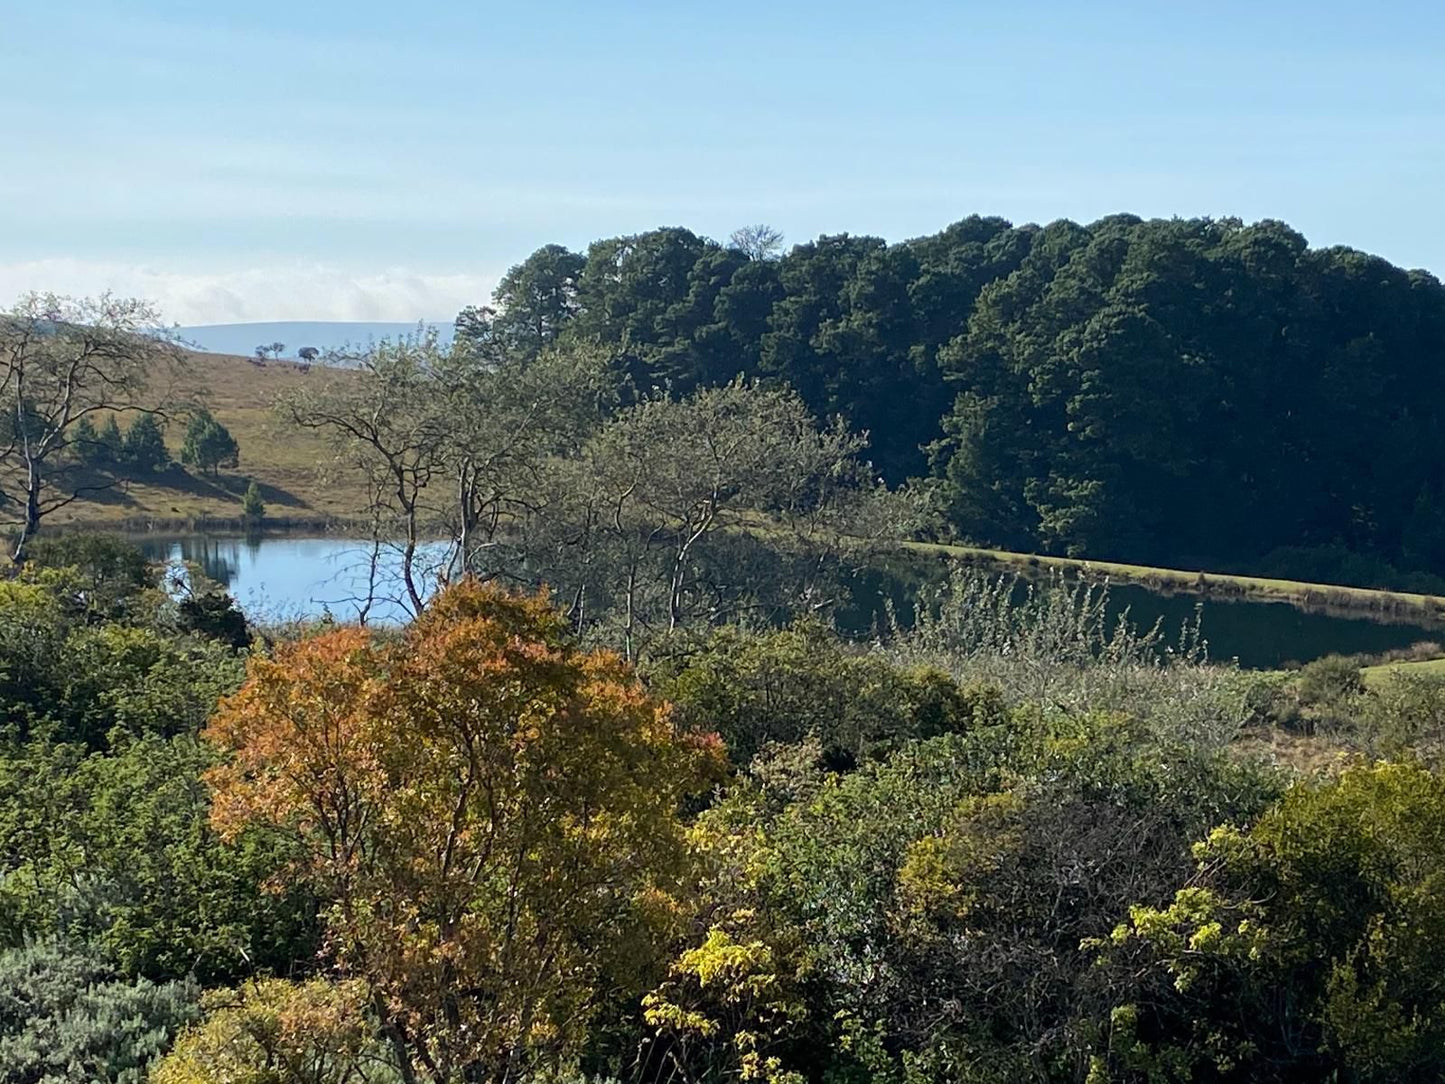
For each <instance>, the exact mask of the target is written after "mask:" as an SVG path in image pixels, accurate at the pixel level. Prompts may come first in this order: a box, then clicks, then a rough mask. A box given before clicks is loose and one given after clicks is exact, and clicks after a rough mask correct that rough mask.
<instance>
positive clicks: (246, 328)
mask: <svg viewBox="0 0 1445 1084" xmlns="http://www.w3.org/2000/svg"><path fill="white" fill-rule="evenodd" d="M418 326H426V327H431V328H435V329H436V330H437V332H438V334H440V335H441V336H442V338H443V339H444V340H450V338H451V336H452V325H451V323H450V321H444V320H422V321H412V322H410V323H408V322H404V321H384V320H372V321H350V320H276V321H270V322H261V323H246V324H196V325H192V326H189V327H182V328H179V329H178V330H179V332H180V334H181V337H182V338H184V339H185V340H186V341H187V342H188V343H190V344H192V345H194V346H195V347H196V348H198V349H200V350H205V351H207V352H209V353H212V354H242V355H251V354H254V353H255V352H256V347H258V346H269V345H270V344H272V343H278V342H279V343H284V344H285V349H283V350H282V351H281V357H283V358H294V357H296V352H297V351H298V350H300V349H301V348H302V347H305V346H314V347H315V348H316V349H317V350H319V351H321V352H322V353H323V354H324V353H326V352H327V351H328V350H338V349H340V348H342V347H345V346H365V345H366V344H367V343H368V342H373V341H376V340H379V339H395V338H397V337H399V336H402V335H410V334H413V333H415V332H416V330H417V328H418Z"/></svg>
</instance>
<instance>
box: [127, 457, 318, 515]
mask: <svg viewBox="0 0 1445 1084" xmlns="http://www.w3.org/2000/svg"><path fill="white" fill-rule="evenodd" d="M146 481H148V482H149V483H150V484H151V485H156V486H164V487H165V488H166V489H173V490H176V491H177V492H180V493H188V494H190V495H191V496H194V497H210V498H213V499H215V500H232V501H239V500H240V499H241V496H242V494H244V493H245V492H246V488H247V487H248V486H249V485H250V484H251V481H252V479H251V478H249V477H248V476H246V475H244V474H227V473H225V472H222V473H220V474H216V475H210V474H192V473H191V472H190V471H188V470H186V469H185V468H183V467H179V466H174V465H172V466H170V467H168V468H167V469H166V470H164V471H160V472H158V473H156V474H152V475H150V476H149V477H148V478H147V479H146ZM256 488H257V489H259V490H260V491H261V499H262V500H263V501H265V502H266V503H267V504H274V505H281V506H282V507H286V508H306V507H308V505H307V504H306V502H305V501H303V500H302V499H301V498H300V497H298V496H296V495H295V494H294V493H292V492H291V491H290V490H287V489H282V488H281V487H280V486H273V485H269V484H267V483H266V482H262V481H260V480H259V479H258V480H256Z"/></svg>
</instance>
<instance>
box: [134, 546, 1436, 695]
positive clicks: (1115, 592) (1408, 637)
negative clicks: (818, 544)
mask: <svg viewBox="0 0 1445 1084" xmlns="http://www.w3.org/2000/svg"><path fill="white" fill-rule="evenodd" d="M138 542H139V544H140V546H141V548H142V549H143V550H144V551H145V553H146V555H147V556H148V557H150V558H151V559H152V560H167V561H181V560H184V561H189V562H194V563H196V564H198V565H200V566H201V568H202V569H203V570H204V571H205V574H206V575H207V576H209V577H210V578H211V579H213V580H215V581H217V582H218V583H220V584H222V585H224V586H225V587H226V588H227V589H228V590H230V592H231V594H232V595H233V596H234V597H235V599H236V601H237V602H238V603H239V604H240V605H241V607H242V608H243V609H244V610H245V611H246V613H247V614H248V615H250V616H251V617H252V618H253V619H258V620H286V619H294V618H306V617H319V616H321V615H322V614H324V613H327V612H329V613H331V614H332V615H334V616H335V617H336V618H337V619H338V620H350V619H352V618H354V617H355V616H356V614H357V610H358V607H359V605H360V601H359V600H360V599H362V598H363V597H364V596H365V594H366V584H367V581H368V578H369V575H368V570H369V564H370V558H371V549H370V546H369V545H368V544H367V543H364V542H359V541H357V540H355V539H345V538H297V537H292V536H289V535H282V536H269V537H263V538H251V539H247V538H240V537H216V536H202V535H188V536H184V537H181V536H161V535H148V536H145V537H143V538H141V539H139V540H138ZM441 557H442V550H441V547H440V546H433V547H431V548H430V550H429V551H428V552H427V553H426V554H425V555H424V560H423V563H424V564H429V563H434V562H435V561H437V560H439V559H440V558H441ZM380 563H381V574H380V576H379V582H381V583H382V584H383V593H385V594H390V595H391V596H393V597H391V598H384V599H381V600H379V601H378V602H377V603H376V604H375V605H374V606H373V607H372V609H371V612H370V614H369V619H370V620H372V621H379V622H396V621H404V620H405V619H406V618H407V617H408V616H409V611H408V609H407V608H406V606H405V605H404V604H403V603H402V602H401V601H400V596H401V592H400V591H399V590H398V589H397V586H396V575H395V574H396V570H397V569H398V568H399V566H400V556H399V555H398V554H397V553H396V552H395V551H390V550H384V551H383V552H382V553H381V555H380ZM916 579H917V577H913V576H907V577H899V576H897V575H894V574H885V575H879V576H876V577H875V576H869V577H864V581H865V582H860V583H859V584H857V585H856V587H855V595H856V596H857V598H856V604H855V605H854V606H852V607H850V608H849V611H848V612H847V613H844V614H840V615H839V618H840V624H842V625H843V626H844V627H845V628H851V630H852V631H856V632H866V631H867V628H868V626H869V623H870V621H871V620H872V618H873V616H875V615H876V614H877V613H878V612H880V611H881V607H882V600H883V598H884V597H891V598H892V599H893V601H894V602H895V603H900V604H901V603H906V602H907V600H908V598H909V597H911V595H912V593H913V591H914V590H915V586H914V584H905V582H904V581H905V580H914V581H916ZM388 585H389V586H388ZM1197 601H1198V600H1197V599H1195V598H1193V597H1190V596H1186V595H1160V594H1156V593H1154V592H1152V591H1150V590H1149V589H1148V588H1145V587H1138V586H1115V587H1113V588H1111V589H1110V593H1109V606H1110V609H1111V610H1112V611H1113V613H1118V612H1119V611H1121V610H1123V609H1124V608H1125V607H1127V608H1128V610H1129V615H1130V619H1131V620H1132V621H1133V622H1134V623H1135V624H1138V625H1141V626H1143V627H1146V628H1147V627H1148V626H1150V625H1152V624H1153V623H1154V621H1155V620H1156V619H1157V618H1162V619H1163V628H1164V631H1165V634H1166V639H1167V640H1168V641H1169V642H1173V641H1174V640H1175V639H1176V638H1177V633H1178V630H1179V628H1180V625H1181V623H1182V622H1185V621H1192V620H1193V618H1194V612H1195V605H1196V603H1197ZM1111 622H1112V614H1111ZM1202 622H1203V633H1204V638H1205V639H1206V640H1207V641H1208V644H1209V655H1210V658H1212V659H1219V660H1224V659H1229V658H1237V659H1238V660H1239V662H1240V664H1241V665H1242V666H1246V667H1262V668H1272V667H1277V666H1280V665H1281V664H1283V663H1286V662H1290V661H1294V662H1308V661H1310V660H1311V659H1317V658H1319V657H1321V656H1323V655H1327V654H1330V653H1331V652H1338V653H1341V654H1355V653H1370V654H1374V653H1377V652H1381V651H1387V650H1390V649H1392V648H1402V647H1408V646H1410V645H1411V644H1414V643H1418V642H1420V641H1422V640H1441V639H1445V631H1442V630H1432V629H1429V628H1426V627H1422V626H1419V625H1411V624H1382V623H1380V622H1377V621H1372V620H1370V619H1368V618H1360V617H1339V616H1335V615H1331V614H1319V613H1306V612H1304V611H1303V610H1299V609H1296V608H1295V607H1293V606H1290V605H1289V604H1287V603H1282V602H1236V601H1229V600H1223V599H1219V600H1215V599H1208V600H1205V602H1204V603H1203V609H1202Z"/></svg>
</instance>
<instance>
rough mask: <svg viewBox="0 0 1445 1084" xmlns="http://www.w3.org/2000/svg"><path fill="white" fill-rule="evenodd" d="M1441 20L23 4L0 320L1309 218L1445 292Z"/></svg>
mask: <svg viewBox="0 0 1445 1084" xmlns="http://www.w3.org/2000/svg"><path fill="white" fill-rule="evenodd" d="M1442 56H1445V9H1441V8H1440V7H1438V6H1437V5H1436V4H1432V3H1425V2H1386V3H1375V4H1365V3H1360V2H1358V0H1356V2H1352V3H1348V4H1347V3H1337V2H1334V0H1321V2H1317V3H1311V4H1304V3H1267V2H1256V3H1251V4H1245V3H1234V2H1232V0H1225V2H1221V3H1212V4H1202V3H1201V4H1189V5H1184V4H1167V3H1160V2H1157V0H1156V2H1154V3H1148V4H1145V3H1136V4H1125V3H1107V2H1100V3H1079V2H1074V3H1064V2H1051V3H1044V2H1038V3H1028V2H1014V3H1008V4H1005V3H990V4H978V3H966V2H954V3H944V2H923V0H902V2H894V3H886V4H884V3H873V4H862V3H852V2H848V0H834V2H832V3H821V2H820V3H814V2H811V0H805V2H799V0H772V2H770V3H769V2H753V0H740V2H734V3H725V2H724V3H718V2H713V3H701V2H691V0H673V2H670V3H662V2H652V0H645V2H629V3H609V2H605V0H592V2H561V0H555V2H527V0H520V2H519V0H513V2H512V3H509V4H505V5H503V4H490V3H477V2H471V3H464V2H460V0H458V2H429V0H413V2H411V3H397V2H393V3H387V4H381V3H373V2H370V0H349V2H346V3H341V2H337V0H291V2H289V3H280V2H273V0H248V2H245V3H238V4H207V3H200V2H197V0H187V2H184V3H182V2H179V0H177V2H170V0H124V2H121V0H5V3H4V4H3V5H0V124H3V126H4V129H5V131H6V132H7V138H6V140H5V143H4V147H5V150H4V151H3V152H0V304H4V303H8V301H9V300H10V299H11V298H12V297H13V296H14V295H15V294H17V293H19V292H20V291H21V290H23V289H29V288H41V289H45V288H49V289H57V290H62V291H67V292H95V291H97V290H99V289H102V288H106V287H110V288H114V289H117V290H120V291H122V292H125V293H139V294H143V295H147V296H152V297H154V298H156V299H157V300H158V301H160V302H161V304H162V305H163V306H164V308H165V309H166V312H167V314H168V315H169V316H171V317H172V318H173V319H175V320H177V321H179V322H181V323H202V322H222V321H239V320H275V319H357V320H362V319H376V320H385V319H395V320H410V319H416V318H422V317H426V318H449V317H450V316H451V315H452V314H453V313H454V312H455V311H456V309H457V308H458V307H459V306H460V304H462V303H464V302H467V301H472V300H480V299H481V298H482V297H483V296H484V295H485V294H486V293H487V291H488V290H489V288H490V285H491V284H492V283H493V282H494V281H495V279H496V277H497V276H498V275H499V274H500V273H501V272H503V271H504V270H505V269H506V268H507V267H508V266H509V265H510V264H512V263H515V262H516V261H518V260H519V259H521V258H523V257H524V256H525V255H526V254H527V253H528V252H530V251H531V250H533V249H534V248H536V247H537V246H539V245H541V244H544V243H547V242H549V241H560V242H563V243H565V244H569V245H572V246H576V247H582V246H584V245H585V244H586V243H587V242H588V241H589V240H592V239H594V238H597V237H602V236H609V235H613V234H618V233H625V232H634V231H638V230H642V229H647V228H650V227H652V226H657V225H664V224H666V225H685V226H688V227H691V228H692V229H695V230H697V231H699V232H701V233H705V234H708V235H711V236H716V237H725V236H726V235H727V234H728V233H729V232H730V231H731V230H732V229H733V228H735V227H737V226H739V225H742V224H745V223H750V222H767V223H770V224H772V225H774V226H776V227H778V228H779V229H781V230H783V232H784V233H785V235H786V236H787V238H788V240H789V241H790V242H795V241H801V240H805V239H808V238H810V237H814V236H816V235H818V234H819V233H824V232H828V233H836V232H843V231H848V232H853V233H873V234H879V235H881V236H884V237H887V238H889V239H902V238H905V237H909V236H915V235H918V234H921V233H929V232H933V231H934V230H936V229H939V228H940V227H942V226H944V225H946V224H947V223H948V222H951V221H953V220H956V219H958V218H960V217H962V216H964V215H966V214H969V213H972V212H979V213H985V214H1000V215H1004V216H1005V217H1008V218H1010V219H1012V220H1014V221H1041V222H1043V221H1050V220H1052V219H1055V218H1061V217H1067V218H1073V219H1076V220H1080V221H1089V220H1092V219H1094V218H1097V217H1099V216H1101V215H1104V214H1107V213H1111V212H1115V211H1132V212H1135V213H1138V214H1144V215H1173V214H1178V215H1196V214H1214V215H1223V214H1234V215H1239V216H1241V217H1243V218H1246V219H1250V220H1253V219H1257V218H1262V217H1273V218H1282V219H1285V220H1286V221H1288V222H1290V223H1291V224H1293V225H1295V226H1296V227H1297V228H1299V229H1301V230H1302V231H1303V232H1304V233H1305V234H1306V236H1308V237H1309V238H1310V240H1311V241H1312V242H1313V243H1315V244H1352V245H1355V246H1357V247H1360V248H1364V249H1367V250H1369V251H1373V252H1378V253H1380V254H1382V255H1384V256H1386V257H1387V258H1389V259H1391V260H1394V261H1396V262H1398V263H1402V264H1405V265H1408V266H1423V267H1427V268H1430V269H1432V270H1435V271H1436V272H1437V273H1442V274H1445V215H1442V214H1441V213H1440V209H1439V204H1440V201H1441V195H1442V193H1445V69H1442V68H1441V65H1440V58H1441V57H1442Z"/></svg>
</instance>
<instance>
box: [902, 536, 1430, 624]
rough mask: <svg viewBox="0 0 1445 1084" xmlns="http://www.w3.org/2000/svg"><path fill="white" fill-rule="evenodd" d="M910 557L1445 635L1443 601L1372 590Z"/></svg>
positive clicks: (1140, 569) (1190, 573) (935, 550)
mask: <svg viewBox="0 0 1445 1084" xmlns="http://www.w3.org/2000/svg"><path fill="white" fill-rule="evenodd" d="M902 545H903V548H904V549H905V550H906V551H908V552H911V553H920V554H933V555H936V556H939V557H946V558H949V559H951V560H955V561H958V562H960V563H962V564H964V565H967V566H969V567H973V568H982V569H985V570H987V571H993V572H999V573H1019V574H1020V575H1023V576H1026V577H1027V576H1029V575H1030V574H1036V573H1038V572H1040V571H1053V572H1060V573H1063V574H1065V575H1069V574H1073V575H1084V576H1091V577H1097V578H1106V579H1108V580H1109V582H1111V583H1115V584H1127V585H1132V586H1138V587H1147V588H1148V589H1150V590H1151V591H1155V592H1157V593H1159V594H1162V595H1187V596H1191V597H1194V598H1198V599H1201V600H1209V601H1216V602H1231V601H1235V602H1277V603H1282V604H1286V605H1290V606H1294V607H1295V608H1296V609H1299V610H1302V611H1304V612H1306V613H1317V614H1323V615H1327V616H1332V617H1365V618H1369V619H1371V620H1374V621H1378V622H1380V623H1381V624H1387V625H1401V624H1419V625H1425V626H1429V627H1432V628H1440V629H1445V597H1441V596H1439V595H1421V594H1414V593H1412V592H1406V591H1388V590H1383V589H1380V588H1373V587H1348V586H1345V585H1342V584H1327V583H1310V582H1307V581H1303V580H1278V579H1270V578H1267V577H1263V576H1242V575H1234V574H1232V573H1222V572H1204V571H1194V570H1186V569H1172V568H1153V567H1150V566H1146V565H1131V564H1125V563H1122V562H1117V561H1094V560H1088V559H1085V558H1075V557H1050V556H1043V555H1039V554H1026V553H1011V552H1009V551H1006V550H989V549H982V548H977V547H972V546H955V545H949V544H946V543H940V542H905V543H903V544H902Z"/></svg>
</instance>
